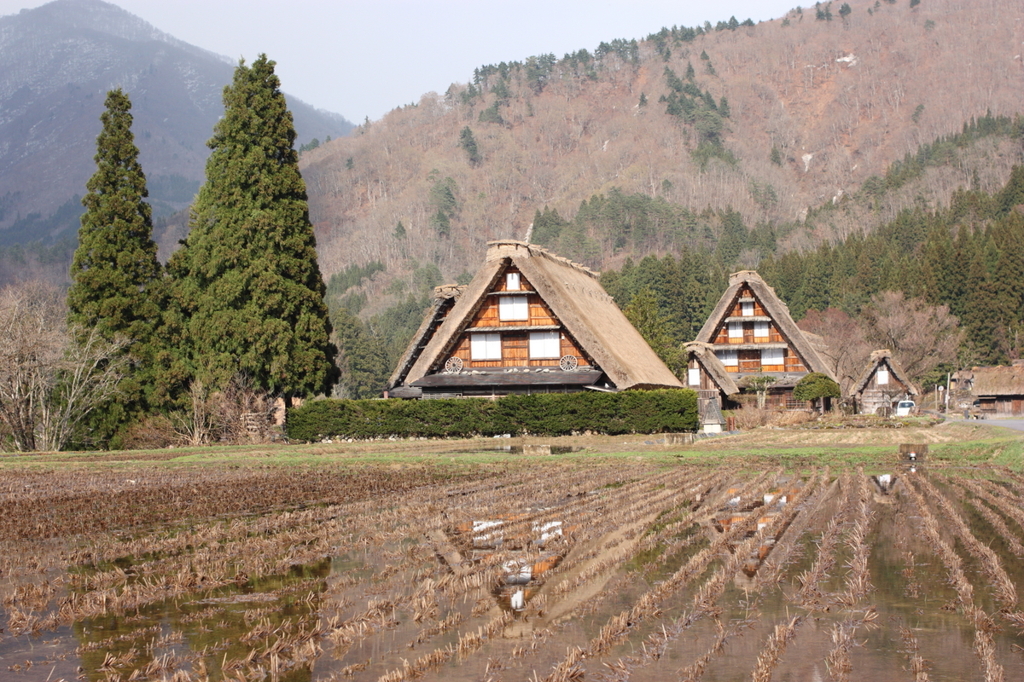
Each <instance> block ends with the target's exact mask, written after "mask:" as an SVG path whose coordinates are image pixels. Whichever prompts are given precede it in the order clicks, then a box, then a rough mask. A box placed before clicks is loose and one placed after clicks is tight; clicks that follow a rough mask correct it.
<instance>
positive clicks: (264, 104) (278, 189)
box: [68, 55, 337, 444]
mask: <svg viewBox="0 0 1024 682" xmlns="http://www.w3.org/2000/svg"><path fill="white" fill-rule="evenodd" d="M274 66H275V64H274V62H273V61H270V60H268V59H267V57H266V55H260V57H259V58H258V59H257V60H256V61H255V62H253V64H252V65H251V66H247V65H246V64H245V63H244V62H241V63H240V64H239V66H238V68H237V69H236V70H235V74H234V78H233V81H232V83H231V85H228V86H227V87H225V89H224V106H225V113H224V117H223V118H222V119H221V120H220V121H219V122H218V123H217V125H216V127H215V128H214V136H213V138H212V139H211V140H210V141H209V142H208V145H209V146H210V148H211V150H212V152H211V154H210V157H209V160H208V161H207V165H206V183H205V184H204V185H203V186H202V188H201V189H200V191H199V194H198V196H197V198H196V200H195V202H194V204H193V206H192V215H191V220H190V233H189V236H188V238H187V239H186V240H185V241H184V242H182V248H180V249H179V250H178V251H177V252H176V253H175V254H174V255H173V256H172V258H171V260H170V262H169V263H168V266H167V268H166V269H165V268H162V267H161V266H160V263H159V262H158V261H157V258H156V245H155V244H154V242H153V239H152V218H151V213H150V208H149V205H148V204H147V203H146V201H145V198H146V196H147V195H148V192H147V189H146V179H145V175H144V173H143V171H142V168H141V167H140V165H139V162H138V154H139V152H138V148H137V147H136V146H135V143H134V138H133V135H132V133H131V123H132V116H131V113H130V110H131V103H130V101H129V99H128V97H127V95H125V93H124V92H122V91H120V90H115V91H112V92H111V93H110V94H109V95H108V97H107V101H106V111H105V112H104V113H103V116H102V119H101V120H102V124H103V130H102V132H101V133H100V136H99V137H98V138H97V155H96V163H97V171H96V173H95V174H94V175H93V177H92V178H91V179H90V181H89V183H88V185H87V189H88V194H87V195H86V196H85V198H84V199H83V203H84V204H85V207H86V213H85V215H84V216H83V218H82V227H81V230H80V234H79V248H78V250H77V251H76V252H75V257H74V264H73V266H72V269H71V277H72V282H73V283H72V286H71V289H70V291H69V293H68V305H69V310H70V312H69V321H70V322H72V323H74V324H76V325H79V326H81V327H82V328H85V329H96V330H99V331H100V332H101V333H102V334H103V335H104V336H105V337H107V338H110V339H113V338H115V337H120V338H123V339H127V340H128V342H129V345H128V346H127V349H126V352H127V353H128V354H129V356H130V358H131V360H132V363H133V370H132V371H131V372H130V373H129V375H128V376H127V378H126V379H125V380H124V381H123V382H122V390H121V397H120V398H119V399H118V400H117V401H116V404H109V405H105V406H104V408H103V409H102V410H99V411H97V412H96V415H97V417H96V418H95V419H94V420H93V423H91V424H89V425H88V429H90V430H91V431H92V433H91V434H89V436H88V437H89V438H90V440H92V441H93V442H99V443H110V442H111V441H112V440H113V441H114V442H115V444H116V439H117V436H118V434H120V433H123V431H124V430H125V428H126V427H127V426H128V425H130V424H131V423H132V422H134V421H138V420H140V419H142V418H144V417H145V416H146V415H151V414H154V413H157V412H167V411H172V410H175V409H180V408H195V407H196V406H195V405H190V404H189V403H190V400H193V399H194V397H195V396H196V395H197V391H196V388H197V387H204V390H205V391H216V390H222V389H224V388H226V387H227V386H228V384H229V383H230V382H232V381H235V380H237V379H238V378H240V377H243V378H244V380H245V382H247V385H251V386H253V387H254V388H256V389H259V390H262V391H265V392H267V393H270V394H272V395H276V396H280V397H283V398H284V399H285V401H286V402H289V401H290V399H291V398H292V397H293V396H308V395H313V394H317V393H325V392H329V391H330V389H331V386H332V385H333V384H334V382H335V381H336V379H337V370H336V368H335V365H334V357H335V354H336V349H335V347H334V346H333V344H332V343H331V341H330V336H331V325H330V321H329V319H328V315H327V308H326V305H325V303H324V295H325V293H326V289H325V286H324V282H323V278H322V276H321V274H320V270H319V267H318V265H317V258H316V250H315V247H316V243H315V238H314V236H313V227H312V224H311V223H310V220H309V210H308V206H307V197H306V188H305V183H304V182H303V180H302V177H301V175H300V174H299V169H298V153H297V152H296V150H295V149H294V142H295V130H294V125H293V122H292V115H291V113H290V112H289V111H288V109H287V106H286V102H285V98H284V95H283V94H282V93H281V90H280V81H279V80H278V78H277V76H276V75H275V73H274ZM190 396H191V397H190ZM83 437H84V436H83Z"/></svg>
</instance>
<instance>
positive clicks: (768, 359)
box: [761, 348, 786, 367]
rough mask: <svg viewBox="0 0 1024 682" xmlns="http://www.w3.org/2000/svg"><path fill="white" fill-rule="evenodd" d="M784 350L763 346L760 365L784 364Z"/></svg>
mask: <svg viewBox="0 0 1024 682" xmlns="http://www.w3.org/2000/svg"><path fill="white" fill-rule="evenodd" d="M784 353H785V350H784V349H782V348H764V349H762V350H761V366H762V367H763V366H765V365H784V364H786V360H785V355H784Z"/></svg>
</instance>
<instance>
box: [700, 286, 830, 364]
mask: <svg viewBox="0 0 1024 682" xmlns="http://www.w3.org/2000/svg"><path fill="white" fill-rule="evenodd" d="M744 285H746V286H747V287H749V288H750V290H751V291H752V292H753V293H754V297H755V298H757V300H758V301H759V302H760V303H761V307H762V308H764V310H765V312H767V313H768V315H769V316H770V317H771V318H772V322H774V324H775V326H776V328H777V329H778V330H779V332H780V333H781V334H782V337H783V338H784V339H786V341H787V343H789V345H790V347H791V348H793V350H795V351H796V352H797V354H798V355H799V356H800V359H801V360H803V364H804V366H805V367H806V368H807V369H808V371H811V372H820V373H822V374H824V375H825V376H827V377H829V378H831V379H832V380H833V381H835V379H836V377H835V374H834V373H833V372H832V370H831V369H830V368H829V366H828V365H827V364H826V363H825V362H824V361H823V360H822V359H821V356H820V355H819V354H818V348H823V347H824V346H825V340H824V339H823V338H822V337H820V336H818V335H817V334H811V333H809V332H805V331H803V330H801V329H800V328H799V327H797V326H796V322H794V321H793V317H792V316H791V315H790V314H789V308H788V307H787V306H786V304H785V303H783V302H782V299H780V298H779V297H778V296H777V295H776V294H775V290H774V289H772V288H771V287H770V286H768V285H767V284H766V283H765V281H764V280H763V279H761V276H760V275H758V274H757V273H756V272H754V271H753V270H743V271H741V272H735V273H733V274H732V275H730V276H729V288H728V289H726V290H725V293H724V294H722V297H721V298H720V299H719V300H718V305H716V306H715V309H714V311H712V313H711V316H710V317H708V320H707V322H705V323H704V326H703V327H702V328H701V330H700V333H699V334H697V341H699V342H701V343H708V344H710V343H714V340H715V332H717V331H718V328H719V327H720V326H721V324H722V322H723V321H724V319H725V317H726V315H728V314H729V311H731V310H732V309H733V307H734V306H735V305H736V300H737V298H738V297H739V293H740V289H742V288H743V287H744Z"/></svg>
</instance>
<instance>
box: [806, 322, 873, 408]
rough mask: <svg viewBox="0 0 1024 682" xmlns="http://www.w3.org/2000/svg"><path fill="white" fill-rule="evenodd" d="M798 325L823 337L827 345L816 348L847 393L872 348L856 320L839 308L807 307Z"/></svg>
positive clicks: (862, 369) (865, 364) (844, 392)
mask: <svg viewBox="0 0 1024 682" xmlns="http://www.w3.org/2000/svg"><path fill="white" fill-rule="evenodd" d="M798 326H799V327H800V329H803V330H804V331H807V332H811V333H813V334H817V335H819V336H822V337H824V338H825V342H826V343H827V345H828V347H827V348H826V349H825V350H824V351H819V354H820V355H821V356H822V359H823V360H824V361H825V362H826V363H828V366H829V369H831V370H832V373H833V374H835V376H836V379H837V380H838V381H839V386H840V387H841V388H842V390H843V395H846V394H847V393H848V392H849V390H850V387H851V386H852V385H853V382H855V381H856V380H857V379H858V378H859V377H860V375H861V373H862V372H863V371H864V368H865V367H866V366H867V362H868V357H869V356H870V355H871V351H872V348H871V346H870V344H869V343H868V341H867V339H866V338H865V336H864V330H863V329H862V328H861V325H860V324H859V323H858V322H857V320H855V319H853V318H852V317H850V316H849V315H847V314H846V313H844V312H843V311H842V310H839V309H838V308H827V309H826V310H822V311H817V310H808V311H807V315H806V316H805V317H804V319H802V320H800V322H799V323H798Z"/></svg>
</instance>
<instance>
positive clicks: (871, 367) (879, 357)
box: [850, 349, 921, 396]
mask: <svg viewBox="0 0 1024 682" xmlns="http://www.w3.org/2000/svg"><path fill="white" fill-rule="evenodd" d="M882 364H886V365H888V366H889V374H891V375H892V376H893V377H894V378H895V379H896V380H897V381H899V382H900V383H901V384H903V385H904V386H906V387H907V393H909V394H910V395H921V391H920V389H918V388H917V386H915V385H914V384H913V382H911V381H910V377H908V376H907V373H906V372H905V371H903V367H901V366H900V364H899V363H898V362H896V360H895V359H893V357H892V351H891V350H888V349H881V350H876V351H874V352H872V353H871V357H870V358H869V359H868V366H867V367H866V368H865V370H864V373H863V374H861V376H860V378H859V379H858V380H857V381H856V382H854V384H853V386H852V387H851V388H850V395H851V396H855V395H857V394H858V393H861V392H862V391H863V390H864V389H865V387H867V385H868V382H869V381H871V377H872V376H874V374H875V372H877V371H878V368H879V367H880V366H881V365H882Z"/></svg>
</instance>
